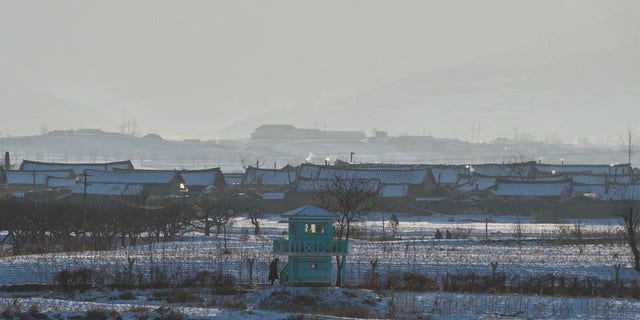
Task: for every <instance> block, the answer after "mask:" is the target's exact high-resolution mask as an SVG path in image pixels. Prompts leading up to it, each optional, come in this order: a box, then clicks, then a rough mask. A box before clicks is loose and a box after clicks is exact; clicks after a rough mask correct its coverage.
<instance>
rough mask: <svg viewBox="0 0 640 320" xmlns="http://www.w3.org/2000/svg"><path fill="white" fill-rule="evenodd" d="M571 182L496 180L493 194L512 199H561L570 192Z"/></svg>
mask: <svg viewBox="0 0 640 320" xmlns="http://www.w3.org/2000/svg"><path fill="white" fill-rule="evenodd" d="M571 185H572V183H571V180H564V181H551V182H530V181H522V182H519V181H502V180H501V179H498V180H497V181H496V186H495V188H494V189H493V193H494V194H495V195H497V196H513V197H562V196H565V195H568V193H569V192H570V191H571Z"/></svg>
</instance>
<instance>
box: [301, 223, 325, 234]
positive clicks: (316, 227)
mask: <svg viewBox="0 0 640 320" xmlns="http://www.w3.org/2000/svg"><path fill="white" fill-rule="evenodd" d="M304 232H305V233H324V225H322V224H316V223H306V224H305V225H304Z"/></svg>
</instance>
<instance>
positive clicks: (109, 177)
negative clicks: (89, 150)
mask: <svg viewBox="0 0 640 320" xmlns="http://www.w3.org/2000/svg"><path fill="white" fill-rule="evenodd" d="M87 175H89V177H88V178H87V181H89V182H90V183H94V182H97V183H124V184H126V183H129V184H166V183H170V182H171V181H173V179H175V178H176V177H177V178H178V179H179V180H182V181H184V179H183V178H182V176H181V175H180V173H178V172H175V171H146V170H141V171H137V170H136V171H128V170H127V171H97V170H88V171H87ZM187 186H188V185H187Z"/></svg>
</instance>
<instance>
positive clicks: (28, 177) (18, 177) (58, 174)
mask: <svg viewBox="0 0 640 320" xmlns="http://www.w3.org/2000/svg"><path fill="white" fill-rule="evenodd" d="M5 175H6V183H7V189H8V192H9V193H10V194H11V195H12V196H13V197H16V198H22V197H25V196H27V195H28V194H31V193H38V196H41V195H42V193H43V192H47V191H50V187H49V186H48V185H47V182H48V180H49V178H61V179H70V180H74V181H75V174H74V172H73V171H72V170H50V171H32V170H9V171H6V172H5Z"/></svg>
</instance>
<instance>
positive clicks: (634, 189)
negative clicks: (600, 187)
mask: <svg viewBox="0 0 640 320" xmlns="http://www.w3.org/2000/svg"><path fill="white" fill-rule="evenodd" d="M605 199H606V200H612V201H627V200H640V185H638V184H619V185H611V186H609V192H607V195H606V198H605Z"/></svg>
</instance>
